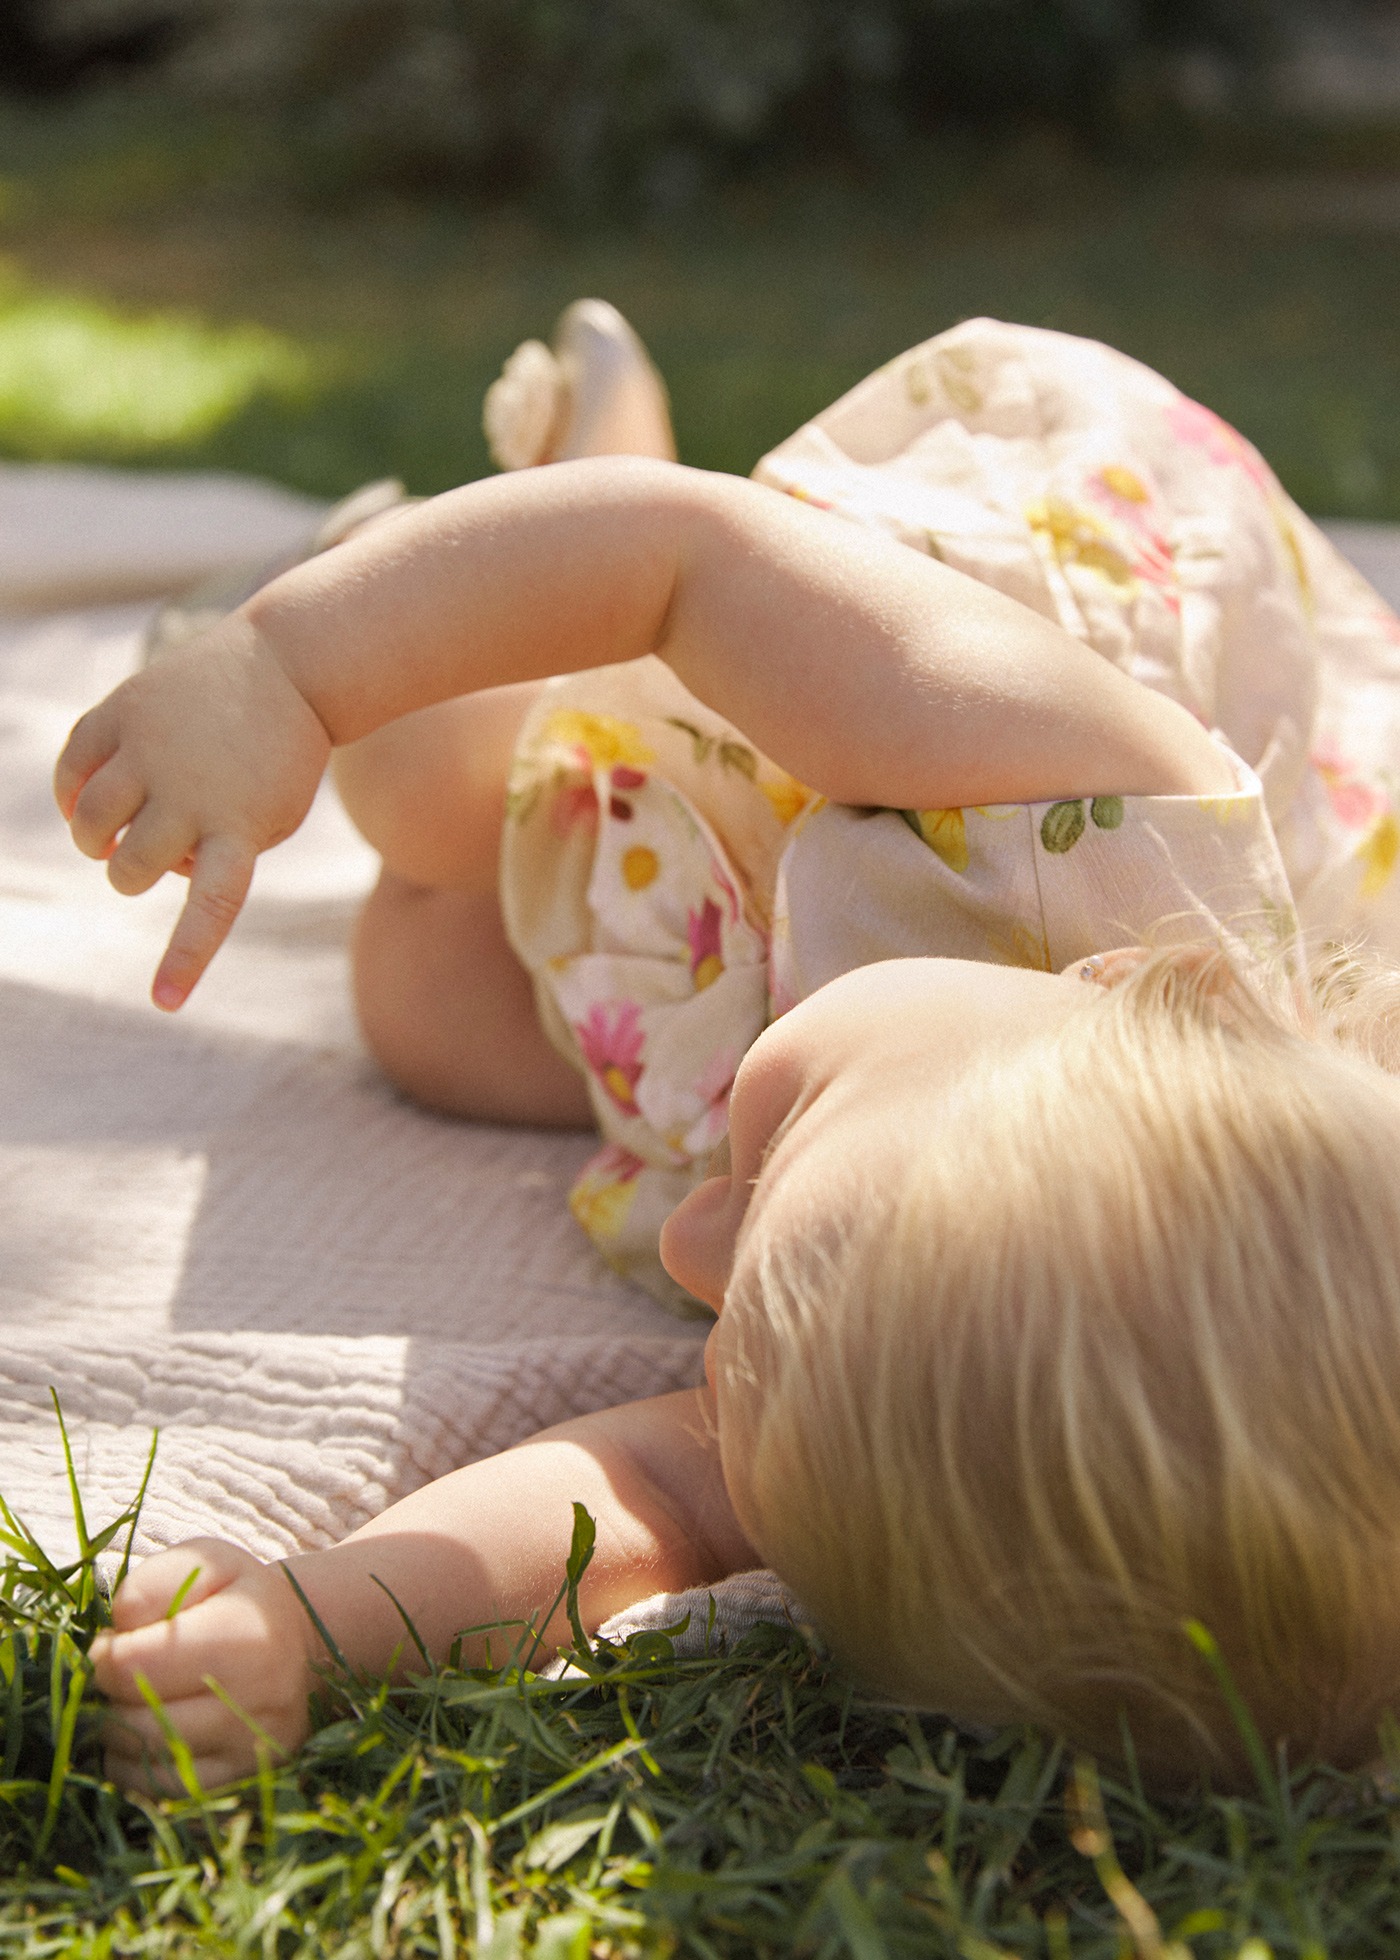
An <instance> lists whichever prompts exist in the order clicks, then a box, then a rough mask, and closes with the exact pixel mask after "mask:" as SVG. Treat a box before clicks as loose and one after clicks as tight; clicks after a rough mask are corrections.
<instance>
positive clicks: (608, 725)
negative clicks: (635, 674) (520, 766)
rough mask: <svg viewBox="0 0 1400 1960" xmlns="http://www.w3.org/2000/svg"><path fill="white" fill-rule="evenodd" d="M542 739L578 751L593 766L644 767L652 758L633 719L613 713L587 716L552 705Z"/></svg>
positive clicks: (601, 767) (580, 710)
mask: <svg viewBox="0 0 1400 1960" xmlns="http://www.w3.org/2000/svg"><path fill="white" fill-rule="evenodd" d="M542 738H543V740H544V741H546V742H552V743H557V744H558V745H559V747H560V748H565V749H574V750H582V752H583V754H584V755H585V756H586V757H587V759H588V761H589V763H590V764H591V766H592V767H593V768H595V769H615V768H616V767H617V766H618V765H619V764H623V765H625V766H627V767H630V768H633V769H644V768H645V767H646V766H647V764H648V763H650V762H654V761H655V760H656V758H655V756H654V755H653V753H652V751H651V750H650V749H649V748H648V747H647V745H646V743H645V742H644V741H643V740H642V731H641V729H640V728H638V727H637V726H636V725H635V724H634V723H633V722H630V721H619V720H618V718H617V716H616V715H591V714H588V713H586V712H585V711H584V710H583V709H582V708H556V709H555V711H554V713H553V714H552V715H550V716H549V717H548V718H547V720H546V721H545V724H544V729H543V731H542Z"/></svg>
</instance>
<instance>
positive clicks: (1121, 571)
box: [1026, 497, 1135, 585]
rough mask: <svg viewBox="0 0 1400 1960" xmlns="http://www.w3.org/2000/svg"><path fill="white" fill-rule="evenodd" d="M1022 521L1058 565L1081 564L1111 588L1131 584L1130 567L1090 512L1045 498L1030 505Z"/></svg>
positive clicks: (1059, 499) (1057, 498)
mask: <svg viewBox="0 0 1400 1960" xmlns="http://www.w3.org/2000/svg"><path fill="white" fill-rule="evenodd" d="M1026 522H1027V523H1028V524H1029V525H1030V527H1031V529H1032V531H1034V532H1035V534H1036V535H1037V537H1041V538H1044V540H1045V541H1046V543H1047V544H1048V545H1049V547H1050V549H1051V550H1052V551H1053V552H1054V554H1055V556H1056V558H1058V559H1059V561H1060V563H1061V564H1062V565H1063V564H1070V565H1083V566H1085V567H1086V569H1087V570H1089V571H1091V572H1098V573H1099V575H1100V576H1101V577H1102V578H1106V579H1107V580H1108V581H1109V583H1110V584H1112V585H1132V584H1133V583H1134V577H1135V575H1134V572H1133V567H1132V564H1131V563H1130V561H1129V560H1128V558H1127V556H1126V555H1125V554H1124V553H1123V552H1122V551H1121V550H1120V549H1119V547H1118V546H1117V545H1116V544H1115V543H1114V542H1113V539H1112V538H1111V537H1110V535H1109V533H1108V530H1107V528H1106V527H1105V526H1104V525H1103V524H1102V523H1101V522H1100V521H1099V519H1098V518H1097V517H1095V515H1094V513H1093V512H1092V511H1089V510H1082V509H1080V508H1079V507H1078V506H1077V505H1074V504H1069V503H1066V502H1065V501H1064V499H1063V498H1061V497H1047V498H1046V500H1045V501H1044V503H1039V504H1032V505H1031V507H1030V509H1029V510H1028V511H1027V512H1026Z"/></svg>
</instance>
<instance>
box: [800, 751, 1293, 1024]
mask: <svg viewBox="0 0 1400 1960" xmlns="http://www.w3.org/2000/svg"><path fill="white" fill-rule="evenodd" d="M1227 753H1228V751H1227ZM1231 760H1232V763H1233V766H1234V769H1235V775H1236V787H1235V789H1234V790H1233V791H1231V792H1228V793H1226V794H1224V795H1218V796H1209V797H1201V796H1096V797H1064V798H1061V799H1059V800H1058V801H1056V802H1053V803H1003V804H992V805H986V806H982V807H979V808H974V809H948V810H853V809H848V808H843V807H840V806H837V805H828V806H826V807H824V808H822V809H820V810H818V811H816V812H815V813H814V814H813V815H811V816H810V817H809V818H808V819H807V821H806V823H805V824H804V825H803V827H802V829H801V831H800V832H799V834H798V835H797V837H796V838H795V839H794V840H793V842H792V843H791V844H790V845H789V847H788V850H787V852H786V853H785V855H784V858H783V861H782V865H781V867H780V870H779V877H778V888H777V897H776V902H775V907H774V919H773V931H772V943H771V950H770V964H771V973H770V991H771V994H772V998H773V1006H774V1010H775V1012H779V1013H780V1012H782V1011H784V1010H785V1009H786V1008H787V1007H790V1006H792V1005H793V1004H794V1002H796V1001H798V1000H802V999H805V998H806V996H807V995H808V994H811V993H814V992H815V991H816V989H817V988H818V987H821V986H824V985H825V984H826V983H827V981H829V980H833V979H835V978H836V977H837V976H838V975H839V974H842V973H848V972H850V971H852V970H853V969H854V968H855V967H858V966H867V965H870V964H871V963H872V962H873V961H876V960H885V959H902V958H912V957H917V956H919V955H930V954H935V955H941V956H943V957H945V958H955V959H969V960H985V961H991V962H993V963H996V964H999V965H1006V966H1026V967H1038V968H1041V969H1043V970H1045V971H1047V972H1057V971H1058V970H1059V969H1060V968H1062V967H1065V966H1068V965H1070V964H1071V962H1073V961H1075V960H1079V959H1086V958H1087V957H1088V956H1089V955H1090V954H1091V953H1096V952H1102V951H1104V950H1105V949H1107V948H1110V947H1114V946H1124V945H1140V944H1151V945H1174V944H1181V943H1191V942H1196V943H1199V942H1203V941H1204V942H1208V943H1214V944H1217V945H1219V946H1221V947H1222V948H1223V949H1224V950H1226V951H1227V952H1229V953H1231V954H1232V955H1233V956H1234V957H1235V958H1236V959H1237V960H1244V961H1254V960H1267V961H1271V962H1272V961H1275V960H1277V959H1278V958H1279V957H1280V955H1282V956H1283V957H1285V958H1295V957H1297V954H1296V947H1297V919H1296V916H1295V913H1294V908H1293V902H1292V898H1291V895H1290V892H1289V888H1288V880H1287V877H1286V875H1285V872H1284V869H1283V863H1282V860H1281V858H1280V857H1279V852H1278V846H1277V844H1276V842H1275V840H1274V834H1273V830H1272V827H1271V825H1270V823H1269V818H1268V813H1267V812H1266V810H1265V808H1264V800H1263V794H1262V791H1261V789H1260V786H1259V782H1258V779H1257V777H1256V776H1255V775H1254V773H1253V771H1252V770H1250V769H1249V768H1247V767H1246V765H1245V764H1244V763H1242V762H1241V761H1240V760H1239V759H1238V757H1233V756H1232V757H1231Z"/></svg>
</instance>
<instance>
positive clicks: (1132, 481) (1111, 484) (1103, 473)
mask: <svg viewBox="0 0 1400 1960" xmlns="http://www.w3.org/2000/svg"><path fill="white" fill-rule="evenodd" d="M1099 481H1100V482H1101V483H1102V484H1103V486H1104V488H1105V489H1106V490H1111V491H1112V493H1113V495H1114V496H1115V497H1121V498H1122V499H1123V502H1124V503H1125V504H1145V503H1149V502H1150V501H1151V497H1152V493H1151V491H1150V490H1149V489H1148V487H1147V485H1146V484H1145V483H1144V482H1143V480H1142V478H1141V477H1140V476H1134V474H1133V472H1132V471H1131V470H1128V469H1124V467H1123V465H1122V464H1121V463H1107V464H1105V465H1104V467H1103V469H1101V470H1100V471H1099Z"/></svg>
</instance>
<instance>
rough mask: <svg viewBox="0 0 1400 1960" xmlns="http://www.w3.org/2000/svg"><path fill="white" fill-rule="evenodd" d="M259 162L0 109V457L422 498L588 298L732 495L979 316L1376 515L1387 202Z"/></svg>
mask: <svg viewBox="0 0 1400 1960" xmlns="http://www.w3.org/2000/svg"><path fill="white" fill-rule="evenodd" d="M259 141H260V138H259V136H258V131H257V128H256V125H252V124H249V123H248V122H246V121H244V120H243V119H240V118H238V117H234V116H231V115H229V116H223V115H215V114H213V113H212V112H211V113H206V112H203V111H199V112H196V111H193V110H191V109H188V108H185V109H178V108H175V107H172V106H171V105H169V104H165V105H164V106H162V107H160V108H159V109H158V108H157V107H156V106H155V105H154V104H153V103H152V102H151V101H150V100H149V99H146V98H143V97H141V96H139V95H134V94H131V93H129V92H122V91H116V92H109V93H104V94H94V95H92V96H88V97H78V98H73V99H71V100H65V101H63V102H61V103H54V104H49V105H46V106H44V107H43V108H41V109H27V110H24V109H20V108H18V107H15V106H11V107H10V108H9V109H0V255H5V254H7V255H8V265H9V271H8V273H7V274H3V275H0V454H8V455H11V456H54V457H62V456H67V457H73V458H96V459H109V460H122V461H134V462H147V463H152V464H167V465H178V466H197V467H210V466H212V467H226V468H232V469H241V470H250V471H254V472H258V473H261V474H264V475H268V476H272V477H276V478H278V479H280V480H282V481H284V482H287V483H290V484H293V485H296V486H298V487H300V488H303V489H306V490H308V491H312V492H314V493H317V494H321V495H326V496H333V495H338V494H341V493H343V492H344V491H346V490H348V489H351V488H353V487H354V485H355V484H356V483H358V482H362V481H364V480H366V479H367V478H370V477H373V476H378V475H383V474H385V473H393V474H397V475H400V476H402V477H403V478H404V479H405V480H406V481H407V482H408V483H409V485H410V487H411V488H413V489H415V490H419V491H425V492H430V491H435V490H439V489H444V488H446V487H448V486H449V485H451V484H452V483H455V482H460V481H463V480H465V479H467V478H470V477H473V476H477V475H480V474H481V473H482V472H484V471H485V470H486V469H487V468H488V467H489V464H488V459H487V456H486V450H485V444H484V441H483V439H482V436H481V431H480V421H479V418H480V406H481V396H482V392H483V390H484V389H485V387H486V385H487V383H488V382H489V381H490V380H491V378H492V377H493V375H494V374H495V372H496V371H497V370H498V368H499V366H500V363H501V361H502V360H503V359H504V357H505V356H506V354H507V353H509V351H510V350H511V348H512V347H513V346H514V345H515V344H516V343H517V342H518V341H519V340H521V339H523V338H525V337H526V336H527V335H530V334H541V333H546V334H547V333H548V331H549V328H550V325H551V322H552V321H553V319H554V317H555V315H556V314H557V312H558V311H559V310H560V308H562V307H563V306H564V305H566V304H567V303H568V302H569V301H570V300H572V299H574V298H577V297H578V296H579V295H580V294H582V293H597V294H599V295H601V296H602V297H604V298H607V299H611V300H613V301H614V302H615V303H616V304H617V305H619V306H620V307H622V309H623V310H624V312H626V313H627V314H628V315H629V316H630V317H631V318H633V319H634V321H635V322H636V324H637V326H638V328H639V329H640V330H641V332H642V333H643V334H644V336H645V337H646V338H647V340H648V342H649V343H650V344H651V346H652V347H653V350H654V352H655V354H656V356H657V359H658V361H659V363H660V365H661V367H662V370H663V372H664V373H665V375H666V377H667V380H668V382H669V384H670V387H671V391H672V396H673V401H674V407H675V414H676V423H677V429H678V434H679V439H680V445H681V451H682V454H683V455H684V456H685V458H686V459H687V460H688V461H690V462H693V463H697V464H700V465H702V466H705V467H709V468H715V469H725V470H732V471H736V472H740V473H742V472H746V471H747V470H749V469H750V468H751V467H752V466H753V463H754V462H755V461H756V460H757V458H758V457H759V456H760V455H761V454H762V453H763V452H764V450H765V449H767V448H769V447H771V446H772V445H773V444H774V443H775V442H777V441H779V440H781V439H782V438H783V437H784V436H785V435H787V434H788V433H789V432H790V431H791V430H792V429H793V428H794V427H796V426H797V425H798V424H799V423H800V422H802V421H803V420H804V419H806V417H808V416H810V415H811V414H813V413H814V412H816V411H817V410H818V409H820V408H822V407H824V406H825V405H826V404H827V403H828V402H830V401H832V400H833V399H834V398H835V397H836V396H837V395H838V394H840V393H841V392H842V391H843V390H844V389H846V388H847V387H849V386H851V385H852V384H853V383H854V382H856V381H857V380H859V379H860V378H861V376H862V375H864V374H866V373H868V372H869V371H870V370H871V369H872V368H873V367H875V366H877V365H878V364H879V363H880V362H882V361H884V360H887V359H888V358H890V357H891V356H892V355H894V354H896V353H898V352H899V351H900V350H901V349H902V348H904V347H907V346H910V345H912V344H913V343H915V342H916V341H919V340H921V339H924V338H926V337H927V336H928V335H930V334H934V333H937V332H939V331H941V330H942V329H943V328H945V327H947V326H950V325H951V324H953V322H955V321H956V320H958V319H961V318H964V317H966V316H968V315H970V314H976V313H991V314H995V315H999V316H1000V317H1002V318H1006V319H1013V320H1022V321H1028V322H1031V323H1033V324H1039V325H1044V326H1050V327H1057V328H1060V329H1063V330H1064V331H1066V332H1071V333H1079V334H1087V335H1090V336H1093V337H1096V338H1100V339H1104V340H1107V341H1110V342H1112V343H1113V344H1114V345H1116V346H1119V347H1122V348H1123V349H1125V350H1126V351H1127V352H1128V353H1130V354H1133V355H1135V356H1137V357H1138V358H1139V359H1142V360H1145V361H1147V362H1148V363H1149V364H1150V365H1152V366H1154V367H1156V368H1158V369H1160V370H1161V371H1162V372H1164V373H1166V374H1167V375H1169V376H1170V377H1171V379H1172V380H1174V381H1175V382H1177V383H1178V384H1179V385H1180V386H1181V387H1183V388H1184V389H1186V390H1187V391H1188V393H1191V394H1193V395H1195V396H1196V397H1198V398H1199V399H1201V400H1204V401H1206V402H1208V403H1209V404H1210V405H1211V406H1212V407H1213V408H1215V409H1217V410H1219V411H1220V413H1222V414H1223V415H1225V416H1226V417H1228V418H1229V419H1230V420H1231V421H1233V422H1235V423H1237V424H1238V425H1239V426H1240V427H1241V428H1242V429H1243V430H1244V432H1245V433H1246V434H1247V435H1248V436H1249V437H1250V438H1251V439H1252V440H1253V441H1255V442H1256V443H1257V444H1258V445H1259V446H1260V448H1261V449H1263V451H1264V452H1265V454H1266V455H1267V456H1269V458H1270V460H1271V461H1272V462H1273V463H1274V464H1275V466H1276V467H1277V468H1278V469H1279V471H1280V473H1281V475H1282V476H1283V479H1284V481H1285V483H1286V484H1287V486H1288V488H1289V489H1290V490H1291V491H1292V493H1293V495H1294V496H1295V497H1297V498H1298V499H1299V501H1300V502H1301V503H1302V504H1304V506H1305V507H1307V508H1309V509H1312V510H1314V511H1317V512H1319V513H1322V514H1325V515H1332V516H1347V517H1373V518H1389V519H1392V520H1396V519H1400V252H1398V251H1397V249H1396V244H1397V238H1400V195H1396V194H1395V191H1394V188H1393V187H1394V185H1395V183H1396V179H1394V178H1377V177H1375V176H1365V175H1358V174H1355V173H1352V172H1342V173H1336V172H1333V173H1330V174H1324V173H1321V172H1319V171H1316V170H1313V169H1309V170H1308V171H1306V172H1304V173H1302V174H1299V173H1298V172H1297V171H1296V170H1295V171H1293V172H1281V171H1278V170H1275V169H1272V168H1271V169H1268V170H1264V171H1260V170H1259V169H1258V168H1257V167H1256V168H1254V169H1252V170H1248V171H1246V170H1243V169H1241V168H1239V167H1237V166H1226V165H1224V164H1222V163H1221V162H1220V160H1219V159H1216V160H1214V161H1212V162H1210V163H1205V162H1196V163H1186V164H1181V163H1176V164H1172V165H1170V166H1168V167H1163V166H1156V167H1146V166H1143V165H1137V166H1134V167H1128V166H1126V165H1121V164H1120V165H1110V164H1108V163H1106V162H1105V161H1104V160H1102V159H1101V158H1098V157H1096V156H1094V155H1093V154H1092V153H1091V152H1089V151H1087V150H1086V149H1085V147H1084V146H1083V145H1082V144H1078V143H1076V142H1075V141H1074V140H1073V139H1071V138H1069V137H1067V136H1065V135H1064V134H1062V133H1056V132H1054V131H1046V130H1044V129H1039V130H1032V131H1029V132H1026V133H1023V134H1022V135H1021V136H1019V137H1016V138H1000V139H996V140H991V139H987V138H985V137H978V138H972V137H965V138H961V139H958V140H953V139H944V140H942V141H940V142H939V143H936V144H933V143H926V144H922V145H918V146H915V147H913V148H909V149H905V150H902V151H901V152H900V154H899V156H898V158H897V159H896V160H895V161H893V162H891V163H890V164H889V165H887V166H881V167H880V168H879V169H873V168H872V169H869V170H856V169H853V168H852V167H850V166H836V165H833V166H830V167H828V168H825V169H821V170H818V169H817V168H816V167H815V166H811V165H809V166H804V167H803V168H801V169H797V168H793V169H790V170H786V171H778V170H774V171H772V172H769V173H765V174H764V175H762V176H761V177H756V178H754V179H753V180H750V181H736V182H733V183H731V184H729V185H727V186H724V187H720V188H716V189H715V190H713V191H712V192H711V193H710V194H709V195H707V196H706V197H704V198H703V199H701V200H699V201H698V202H697V203H696V204H695V205H694V206H692V207H690V208H688V209H686V210H685V211H683V212H676V213H671V214H669V215H660V214H652V216H651V217H649V218H648V219H646V220H644V221H640V222H639V221H636V220H634V219H630V218H624V217H621V216H618V215H616V214H614V215H611V216H609V215H607V214H603V215H599V216H596V217H595V218H594V219H593V220H592V221H591V222H590V223H588V224H586V225H584V224H580V223H575V222H565V221H564V220H563V219H561V218H560V217H559V216H558V215H557V214H556V215H553V216H551V215H550V214H549V213H546V212H541V211H540V210H539V209H538V208H536V207H529V208H525V207H522V206H521V205H520V204H518V203H516V204H510V203H506V204H495V205H482V204H480V203H475V202H467V201H465V200H460V199H457V198H455V197H448V196H442V195H439V196H427V195H425V194H419V195H416V196H414V197H408V196H405V195H402V194H397V195H393V194H389V193H385V192H378V193H374V194H373V195H370V194H365V195H363V196H362V197H360V198H358V199H350V198H341V199H339V200H333V201H329V202H327V201H325V200H314V199H308V198H306V197H304V196H296V195H292V194H291V193H289V192H287V191H285V190H283V191H280V192H275V191H273V190H271V189H270V188H269V185H268V182H267V179H266V178H265V177H264V176H262V175H261V174H260V171H261V165H260V163H259V161H258V157H257V154H256V153H257V146H258V143H259ZM7 350H8V351H7ZM123 404H124V406H123Z"/></svg>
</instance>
